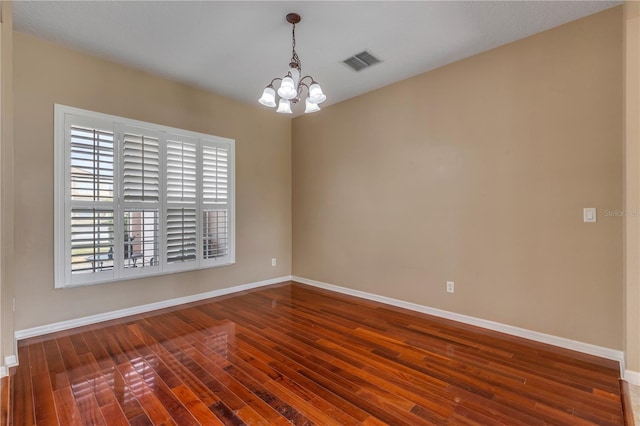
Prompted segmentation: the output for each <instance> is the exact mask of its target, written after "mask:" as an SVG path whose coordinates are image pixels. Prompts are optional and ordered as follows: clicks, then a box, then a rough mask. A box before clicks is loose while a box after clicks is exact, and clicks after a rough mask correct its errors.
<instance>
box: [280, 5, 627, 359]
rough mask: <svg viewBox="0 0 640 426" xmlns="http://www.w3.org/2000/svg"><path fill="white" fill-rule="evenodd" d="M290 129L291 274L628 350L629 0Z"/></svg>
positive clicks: (354, 101)
mask: <svg viewBox="0 0 640 426" xmlns="http://www.w3.org/2000/svg"><path fill="white" fill-rule="evenodd" d="M377 66H399V64H387V63H384V64H382V65H377ZM364 72H367V71H364ZM292 132H293V212H294V214H293V253H294V257H293V274H294V275H297V276H301V277H305V278H309V279H315V280H319V281H324V282H328V283H332V284H336V285H340V286H345V287H349V288H353V289H357V290H363V291H367V292H371V293H375V294H379V295H385V296H390V297H393V298H397V299H401V300H407V301H410V302H414V303H419V304H423V305H427V306H431V307H435V308H440V309H445V310H448V311H453V312H457V313H460V314H466V315H471V316H474V317H479V318H483V319H487V320H493V321H498V322H500V323H505V324H510V325H513V326H518V327H523V328H526V329H530V330H535V331H538V332H543V333H549V334H552V335H556V336H561V337H565V338H568V339H574V340H578V341H582V342H587V343H592V344H596V345H601V346H605V347H608V348H614V349H622V346H623V336H622V321H623V319H622V310H621V307H622V306H623V301H622V288H623V285H622V279H623V278H622V218H621V217H605V214H604V212H605V210H622V173H623V171H622V145H623V144H622V8H621V7H618V8H614V9H611V10H607V11H605V12H602V13H599V14H597V15H593V16H591V17H587V18H584V19H581V20H579V21H575V22H572V23H569V24H566V25H563V26H561V27H558V28H555V29H552V30H550V31H547V32H544V33H541V34H538V35H535V36H532V37H529V38H526V39H523V40H520V41H517V42H514V43H511V44H509V45H506V46H503V47H500V48H497V49H495V50H492V51H488V52H485V53H482V54H480V55H477V56H474V57H471V58H469V59H466V60H463V61H460V62H457V63H454V64H451V65H448V66H445V67H442V68H439V69H437V70H434V71H431V72H428V73H425V74H422V75H419V76H417V77H414V78H411V79H408V80H405V81H402V82H399V83H396V84H393V85H391V86H387V87H385V88H382V89H379V90H377V91H374V92H371V93H368V94H365V95H362V96H360V97H357V98H354V99H352V100H349V101H346V102H343V103H340V104H337V105H334V106H331V107H329V108H325V109H324V110H323V111H322V113H320V114H314V115H311V116H304V117H300V118H296V119H294V120H293V130H292ZM584 207H597V208H598V213H599V217H598V223H596V224H586V223H583V222H582V209H583V208H584ZM446 280H453V281H455V283H456V292H455V294H447V293H446V292H445V281H446Z"/></svg>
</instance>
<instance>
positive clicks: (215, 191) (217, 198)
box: [201, 141, 230, 264]
mask: <svg viewBox="0 0 640 426" xmlns="http://www.w3.org/2000/svg"><path fill="white" fill-rule="evenodd" d="M229 171H230V168H229V146H227V145H222V144H217V143H215V142H212V141H203V142H202V210H201V211H202V213H201V217H202V258H203V262H204V263H208V264H211V263H213V262H224V261H226V259H227V257H228V255H229V238H230V235H229V227H230V223H229Z"/></svg>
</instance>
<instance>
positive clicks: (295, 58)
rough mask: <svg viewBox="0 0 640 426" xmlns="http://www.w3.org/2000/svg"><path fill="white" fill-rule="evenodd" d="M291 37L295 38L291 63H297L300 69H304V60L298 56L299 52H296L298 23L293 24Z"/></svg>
mask: <svg viewBox="0 0 640 426" xmlns="http://www.w3.org/2000/svg"><path fill="white" fill-rule="evenodd" d="M291 38H292V39H293V48H292V52H291V63H292V64H296V65H297V66H298V71H300V70H302V61H300V58H299V57H298V53H297V52H296V24H293V28H292V29H291Z"/></svg>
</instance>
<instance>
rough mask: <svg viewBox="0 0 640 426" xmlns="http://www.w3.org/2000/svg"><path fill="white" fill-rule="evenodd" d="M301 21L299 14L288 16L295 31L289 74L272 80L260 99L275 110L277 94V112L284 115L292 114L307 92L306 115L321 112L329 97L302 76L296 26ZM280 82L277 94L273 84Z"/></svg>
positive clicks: (259, 100)
mask: <svg viewBox="0 0 640 426" xmlns="http://www.w3.org/2000/svg"><path fill="white" fill-rule="evenodd" d="M300 20H301V18H300V15H298V14H297V13H289V14H288V15H287V22H289V23H290V24H291V25H292V26H293V29H292V31H291V38H292V40H293V49H292V55H291V63H289V72H287V75H285V76H284V77H276V78H274V79H273V80H271V83H269V85H268V86H267V87H265V89H264V91H263V92H262V97H261V98H260V99H258V102H260V103H261V104H262V105H264V106H267V107H270V108H273V107H275V106H276V93H277V94H278V96H279V97H280V99H279V102H278V109H277V110H276V111H277V112H279V113H282V114H292V113H293V111H291V105H292V104H293V105H295V104H296V103H298V102H299V101H300V100H301V99H303V95H304V92H305V91H306V96H307V97H306V98H304V103H305V109H304V112H305V113H309V112H316V111H320V106H319V104H321V103H322V102H324V101H325V100H326V99H327V97H326V96H325V95H324V93H322V88H321V87H320V85H319V84H318V83H317V82H316V81H315V80H314V79H313V77H311V76H310V75H305V76H304V77H302V78H300V76H301V75H302V62H301V61H300V58H299V57H298V54H297V53H296V24H297V23H299V22H300ZM276 81H278V82H280V87H279V88H278V90H277V92H276V89H275V88H274V87H273V83H275V82H276Z"/></svg>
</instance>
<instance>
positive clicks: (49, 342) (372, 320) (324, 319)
mask: <svg viewBox="0 0 640 426" xmlns="http://www.w3.org/2000/svg"><path fill="white" fill-rule="evenodd" d="M18 355H19V358H20V365H19V366H18V367H17V369H16V371H15V374H14V375H13V376H12V377H11V382H10V383H11V386H9V388H10V390H11V399H10V400H7V403H6V404H4V405H3V406H2V407H1V408H2V411H1V413H2V415H3V416H4V415H6V414H7V413H9V412H10V413H11V416H10V421H9V424H12V425H15V426H23V425H34V424H37V425H47V424H53V425H57V424H59V425H65V426H66V425H109V426H111V425H174V424H175V425H196V424H203V425H245V424H246V425H287V424H297V425H312V424H317V425H346V426H356V425H375V426H379V425H384V424H394V425H401V424H407V425H418V424H420V425H430V424H436V425H441V424H460V425H494V424H495V425H498V424H502V425H504V424H507V425H513V426H516V425H544V424H557V425H621V424H623V412H622V404H621V399H620V395H621V394H620V387H619V383H618V375H619V371H618V368H619V366H618V365H617V364H616V363H615V362H612V361H611V360H604V359H601V358H598V357H594V356H592V355H586V354H581V353H576V352H572V351H569V350H567V349H563V348H556V347H553V346H549V345H545V344H542V343H539V342H532V341H528V340H525V339H520V338H518V337H515V336H508V335H504V334H500V333H497V332H494V331H491V330H486V329H480V328H478V327H474V326H471V325H468V324H459V323H456V322H454V321H451V320H446V319H442V318H434V317H432V316H429V315H427V314H422V313H417V312H410V311H406V310H403V309H401V308H397V307H393V306H387V305H382V304H380V303H377V302H372V301H368V300H362V299H358V298H355V297H352V296H345V295H341V294H337V293H333V292H330V291H327V290H321V289H315V288H312V287H309V286H305V285H302V284H298V283H291V282H287V283H282V284H278V285H274V286H269V287H264V288H261V289H256V290H250V291H249V290H248V291H244V292H241V293H238V294H234V295H227V296H223V297H220V298H214V299H209V300H204V301H199V302H194V303H190V304H187V305H183V306H178V307H175V308H165V309H162V310H159V311H155V312H150V313H146V314H140V315H135V316H131V317H127V318H123V319H118V320H111V321H108V322H105V323H102V324H94V325H91V326H87V327H80V328H77V329H73V330H66V331H62V332H57V333H53V334H51V335H48V336H39V337H37V338H33V339H30V340H26V341H23V342H20V344H19V347H18Z"/></svg>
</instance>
